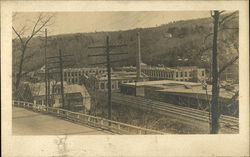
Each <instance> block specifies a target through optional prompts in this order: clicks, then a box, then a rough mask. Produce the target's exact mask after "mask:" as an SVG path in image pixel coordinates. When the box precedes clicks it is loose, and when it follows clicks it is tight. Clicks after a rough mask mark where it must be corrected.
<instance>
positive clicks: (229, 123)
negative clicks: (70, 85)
mask: <svg viewBox="0 0 250 157" xmlns="http://www.w3.org/2000/svg"><path fill="white" fill-rule="evenodd" d="M100 95H102V98H106V93H100ZM112 102H114V103H119V104H125V105H130V106H138V107H142V108H145V109H148V110H152V111H156V112H157V111H158V112H160V113H162V114H166V115H171V116H172V117H174V118H177V119H180V120H182V121H188V122H189V123H191V124H192V123H196V124H197V125H206V126H209V125H208V124H209V123H210V119H209V113H208V112H207V111H202V110H198V109H193V108H189V107H180V106H176V105H172V104H169V103H165V102H160V101H155V100H151V99H146V98H143V97H135V96H130V95H124V94H120V93H112ZM219 122H220V124H221V127H224V128H228V129H231V130H233V131H238V130H239V119H238V118H235V117H231V116H226V115H221V117H220V121H219ZM193 125H195V124H193Z"/></svg>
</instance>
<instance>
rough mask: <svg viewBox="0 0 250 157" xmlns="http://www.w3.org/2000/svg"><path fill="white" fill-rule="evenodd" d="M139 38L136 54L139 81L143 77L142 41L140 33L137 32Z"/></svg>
mask: <svg viewBox="0 0 250 157" xmlns="http://www.w3.org/2000/svg"><path fill="white" fill-rule="evenodd" d="M137 39H138V52H137V55H136V72H137V81H139V80H140V78H141V41H140V33H139V32H138V33H137Z"/></svg>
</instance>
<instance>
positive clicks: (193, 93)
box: [120, 80, 239, 116]
mask: <svg viewBox="0 0 250 157" xmlns="http://www.w3.org/2000/svg"><path fill="white" fill-rule="evenodd" d="M237 90H238V87H237V86H236V87H234V89H230V90H227V89H224V88H221V89H220V94H219V96H220V97H219V104H220V105H221V113H222V114H226V115H233V116H238V111H239V110H238V109H239V108H238V107H239V104H238V103H239V102H238V99H236V100H232V97H234V95H235V93H236V92H237ZM120 91H121V93H123V94H126V95H134V96H135V95H136V96H142V97H145V98H148V99H152V100H157V101H162V102H167V103H170V104H174V105H178V106H184V107H192V108H196V109H201V110H206V111H209V103H210V100H211V97H212V86H211V85H205V84H203V83H196V82H185V81H173V80H158V81H145V82H138V83H136V84H135V83H124V84H122V85H121V87H120Z"/></svg>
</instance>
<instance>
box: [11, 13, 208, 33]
mask: <svg viewBox="0 0 250 157" xmlns="http://www.w3.org/2000/svg"><path fill="white" fill-rule="evenodd" d="M48 14H49V15H51V14H53V15H54V18H53V24H52V25H51V26H49V27H47V29H48V35H57V34H70V33H82V32H95V31H97V32H99V31H118V30H128V29H134V28H145V27H155V26H159V25H161V24H166V23H169V22H172V21H179V20H188V19H197V18H204V17H209V16H210V13H209V11H154V12H153V11H139V12H132V11H119V12H114V11H113V12H56V13H45V15H48ZM38 15H39V13H32V12H29V13H27V12H26V13H18V14H17V16H16V17H15V19H14V20H13V26H14V27H15V28H16V29H17V30H20V29H21V28H22V26H24V25H25V26H28V27H27V30H26V32H25V33H24V36H27V35H28V34H29V33H30V32H31V30H32V29H31V28H32V26H33V25H34V21H35V20H36V19H37V17H38Z"/></svg>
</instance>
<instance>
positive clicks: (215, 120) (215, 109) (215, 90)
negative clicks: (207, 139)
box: [210, 11, 220, 134]
mask: <svg viewBox="0 0 250 157" xmlns="http://www.w3.org/2000/svg"><path fill="white" fill-rule="evenodd" d="M219 16H220V13H219V11H214V15H212V17H213V18H214V29H213V30H214V31H213V34H214V35H213V50H212V77H213V80H212V102H211V114H212V122H211V125H212V126H211V130H210V133H211V134H217V133H218V131H219V105H218V98H219V86H218V80H219V75H218V61H217V53H218V52H217V41H218V39H217V37H218V27H219Z"/></svg>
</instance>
